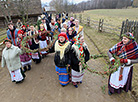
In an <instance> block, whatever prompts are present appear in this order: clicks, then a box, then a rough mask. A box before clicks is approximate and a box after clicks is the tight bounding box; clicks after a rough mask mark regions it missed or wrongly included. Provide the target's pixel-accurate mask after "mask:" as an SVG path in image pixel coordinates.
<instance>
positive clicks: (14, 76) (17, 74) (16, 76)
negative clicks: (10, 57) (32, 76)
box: [10, 69, 24, 82]
mask: <svg viewBox="0 0 138 102" xmlns="http://www.w3.org/2000/svg"><path fill="white" fill-rule="evenodd" d="M10 75H11V80H12V81H16V82H18V81H22V80H23V79H24V78H23V75H22V73H21V69H17V70H14V71H10Z"/></svg>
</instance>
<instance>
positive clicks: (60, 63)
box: [49, 40, 71, 68]
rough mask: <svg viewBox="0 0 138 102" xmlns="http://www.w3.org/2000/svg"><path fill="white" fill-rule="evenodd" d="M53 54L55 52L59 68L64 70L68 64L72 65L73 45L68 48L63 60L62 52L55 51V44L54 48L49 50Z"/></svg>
mask: <svg viewBox="0 0 138 102" xmlns="http://www.w3.org/2000/svg"><path fill="white" fill-rule="evenodd" d="M57 41H58V40H57ZM52 52H55V57H54V62H55V65H56V66H57V67H60V68H64V67H66V65H67V64H69V65H70V64H71V56H70V53H71V43H70V44H69V45H68V46H67V47H66V49H65V51H64V57H63V58H62V59H60V52H59V51H55V44H53V46H52V48H50V49H49V53H52Z"/></svg>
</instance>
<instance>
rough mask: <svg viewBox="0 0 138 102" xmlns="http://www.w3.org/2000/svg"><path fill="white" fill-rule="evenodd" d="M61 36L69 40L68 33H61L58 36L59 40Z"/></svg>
mask: <svg viewBox="0 0 138 102" xmlns="http://www.w3.org/2000/svg"><path fill="white" fill-rule="evenodd" d="M60 36H63V37H64V38H65V39H66V40H68V37H67V35H66V33H64V32H61V33H60V34H59V35H58V38H59V37H60Z"/></svg>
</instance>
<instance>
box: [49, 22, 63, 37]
mask: <svg viewBox="0 0 138 102" xmlns="http://www.w3.org/2000/svg"><path fill="white" fill-rule="evenodd" d="M60 33H61V29H60V28H58V24H57V23H55V28H54V29H52V31H51V35H52V37H53V36H54V35H59V34H60ZM52 39H53V38H52Z"/></svg>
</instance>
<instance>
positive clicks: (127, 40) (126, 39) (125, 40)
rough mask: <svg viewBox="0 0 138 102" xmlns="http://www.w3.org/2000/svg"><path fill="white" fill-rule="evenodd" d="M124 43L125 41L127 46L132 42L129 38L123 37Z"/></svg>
mask: <svg viewBox="0 0 138 102" xmlns="http://www.w3.org/2000/svg"><path fill="white" fill-rule="evenodd" d="M122 41H123V44H127V43H128V42H129V41H130V40H129V39H128V38H127V37H124V36H123V39H122Z"/></svg>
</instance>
